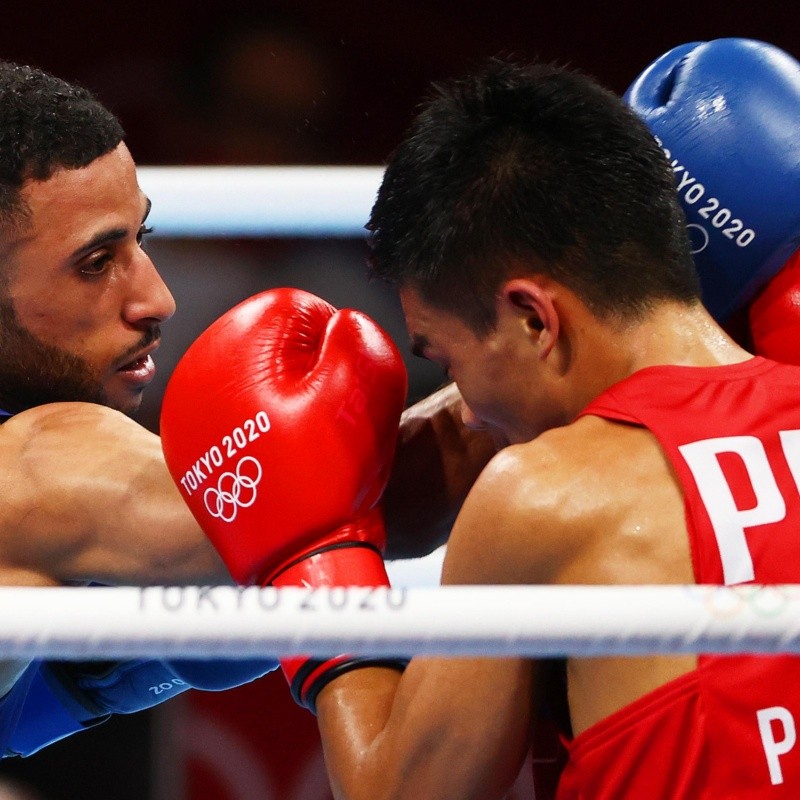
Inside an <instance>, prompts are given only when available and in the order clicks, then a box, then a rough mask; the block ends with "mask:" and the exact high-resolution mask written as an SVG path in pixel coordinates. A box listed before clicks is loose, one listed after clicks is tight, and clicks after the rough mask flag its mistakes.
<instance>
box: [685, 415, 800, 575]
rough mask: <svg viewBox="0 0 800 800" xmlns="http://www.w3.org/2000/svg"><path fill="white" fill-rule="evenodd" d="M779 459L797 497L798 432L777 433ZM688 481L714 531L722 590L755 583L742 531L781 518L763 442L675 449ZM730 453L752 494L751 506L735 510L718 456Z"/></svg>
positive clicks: (725, 440) (727, 440) (781, 503)
mask: <svg viewBox="0 0 800 800" xmlns="http://www.w3.org/2000/svg"><path fill="white" fill-rule="evenodd" d="M779 436H780V442H781V447H782V449H783V454H784V457H785V459H786V462H787V464H788V465H789V470H790V472H791V474H792V478H793V479H794V484H795V487H796V488H797V490H798V492H800V430H790V431H780V433H779ZM678 449H679V450H680V452H681V455H682V456H683V458H684V460H685V461H686V464H687V465H688V467H689V469H690V470H691V472H692V475H693V476H694V479H695V483H696V484H697V489H698V491H699V493H700V498H701V499H702V501H703V505H704V506H705V508H706V511H707V512H708V516H709V519H710V520H711V525H712V527H713V529H714V535H715V537H716V541H717V546H718V548H719V554H720V558H721V561H722V571H723V576H724V580H725V585H726V586H731V585H734V584H737V583H746V582H748V581H753V580H755V574H754V571H753V558H752V556H751V553H750V548H749V547H748V544H747V537H746V535H745V531H746V530H747V529H748V528H752V527H754V526H756V525H767V524H769V523H773V522H780V521H781V520H782V519H783V518H784V517H785V516H786V501H785V499H784V497H783V495H782V494H781V491H780V488H779V486H778V482H777V480H776V479H775V474H774V472H773V470H772V467H771V465H770V463H769V459H768V457H767V452H766V449H765V448H764V444H763V442H762V441H761V440H760V439H758V438H757V437H755V436H721V437H718V438H715V439H701V440H699V441H697V442H691V443H690V444H685V445H682V446H680V447H679V448H678ZM724 453H734V454H736V455H737V456H739V458H740V459H741V461H742V464H743V465H744V467H745V469H746V470H747V475H748V478H749V480H750V484H751V486H752V489H753V493H754V495H755V501H756V502H755V505H753V506H752V507H751V508H739V506H738V505H737V503H736V499H735V497H734V495H733V491H732V489H731V487H730V485H729V483H728V480H727V479H726V477H725V473H724V472H723V470H722V466H721V464H720V460H719V456H720V455H722V454H724Z"/></svg>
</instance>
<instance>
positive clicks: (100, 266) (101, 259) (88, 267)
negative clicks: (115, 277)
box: [80, 252, 111, 275]
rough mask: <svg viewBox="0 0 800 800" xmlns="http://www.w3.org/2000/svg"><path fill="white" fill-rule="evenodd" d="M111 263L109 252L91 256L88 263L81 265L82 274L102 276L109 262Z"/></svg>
mask: <svg viewBox="0 0 800 800" xmlns="http://www.w3.org/2000/svg"><path fill="white" fill-rule="evenodd" d="M110 261H111V254H110V253H107V252H99V253H95V254H93V255H92V256H90V257H89V258H88V259H87V260H86V261H84V262H83V264H81V267H80V269H81V272H82V273H83V274H84V275H102V274H103V273H104V272H105V271H106V268H107V267H108V264H109V262H110Z"/></svg>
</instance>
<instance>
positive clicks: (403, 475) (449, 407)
mask: <svg viewBox="0 0 800 800" xmlns="http://www.w3.org/2000/svg"><path fill="white" fill-rule="evenodd" d="M494 453H495V446H494V444H493V442H492V440H491V438H490V437H489V435H488V434H486V433H483V432H478V431H471V430H469V429H468V428H466V427H465V426H464V424H463V423H462V422H461V395H460V394H459V393H458V390H457V389H456V386H455V384H450V385H448V386H445V387H444V388H443V389H440V390H439V391H437V392H435V393H434V394H432V395H431V396H430V397H427V398H426V399H424V400H422V401H420V402H419V403H416V404H415V405H413V406H411V407H410V408H408V409H407V410H406V411H405V412H404V414H403V417H402V419H401V422H400V438H399V441H398V447H397V455H396V457H395V462H394V467H393V470H392V476H391V478H390V480H389V485H388V487H387V489H386V493H385V494H384V498H383V508H384V514H385V517H386V527H387V540H388V541H387V550H386V556H387V558H415V557H418V556H423V555H427V554H428V553H430V552H432V551H433V550H435V549H436V548H437V547H438V546H439V545H441V544H444V542H445V541H447V537H448V535H449V534H450V529H451V528H452V525H453V522H454V521H455V518H456V515H457V514H458V511H459V509H460V508H461V504H462V503H463V502H464V498H465V497H466V496H467V492H469V490H470V487H471V486H472V484H473V483H474V482H475V480H476V478H477V477H478V475H479V474H480V471H481V470H482V469H483V467H484V466H486V464H487V463H488V461H489V459H490V458H491V457H492V456H493V455H494Z"/></svg>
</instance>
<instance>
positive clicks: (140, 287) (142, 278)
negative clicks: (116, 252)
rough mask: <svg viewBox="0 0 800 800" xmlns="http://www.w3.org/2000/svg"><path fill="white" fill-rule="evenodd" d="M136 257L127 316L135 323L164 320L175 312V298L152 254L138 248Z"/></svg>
mask: <svg viewBox="0 0 800 800" xmlns="http://www.w3.org/2000/svg"><path fill="white" fill-rule="evenodd" d="M135 258H136V263H135V267H134V269H133V270H132V271H131V285H130V286H129V293H128V298H127V302H126V304H125V317H126V319H127V321H128V322H130V323H131V324H133V325H140V324H142V323H153V322H164V321H165V320H168V319H169V318H170V317H171V316H172V315H173V314H174V313H175V298H174V297H173V296H172V292H170V290H169V289H168V288H167V285H166V283H164V279H163V278H162V277H161V275H160V274H159V272H158V270H157V269H156V267H155V264H153V262H152V260H151V259H150V256H148V255H147V253H145V252H144V250H138V252H137V253H136V257H135Z"/></svg>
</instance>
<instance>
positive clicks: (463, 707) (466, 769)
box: [317, 658, 531, 800]
mask: <svg viewBox="0 0 800 800" xmlns="http://www.w3.org/2000/svg"><path fill="white" fill-rule="evenodd" d="M530 686H531V669H530V665H529V664H528V663H527V662H522V661H511V660H506V661H499V660H496V659H470V660H466V659H459V660H452V659H451V660H447V661H445V660H443V659H424V658H417V659H414V660H413V661H412V662H411V665H410V666H409V668H408V670H407V671H406V673H405V674H404V675H403V676H402V677H401V676H400V675H399V673H393V672H392V671H390V670H377V669H365V670H357V671H354V672H351V673H348V674H346V675H343V676H342V677H340V678H337V679H336V680H335V681H333V682H332V683H331V684H330V685H329V686H328V687H326V688H325V689H324V690H323V691H322V692H321V693H320V696H319V699H318V703H317V712H318V722H319V729H320V735H321V738H322V743H323V748H324V750H325V760H326V764H327V767H328V772H329V776H330V780H331V785H332V788H333V791H334V796H335V797H336V798H337V800H381V799H382V798H385V799H386V800H389V798H391V799H392V800H403V799H404V798H408V800H416V798H419V797H458V798H459V799H460V800H470V799H471V798H472V799H473V800H490V799H491V798H501V797H503V796H504V795H505V793H506V792H507V791H508V788H509V787H510V786H511V785H512V784H513V781H514V780H515V778H516V776H517V774H518V772H519V769H520V765H521V763H522V761H523V759H524V757H525V753H526V750H527V747H528V732H529V725H530Z"/></svg>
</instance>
